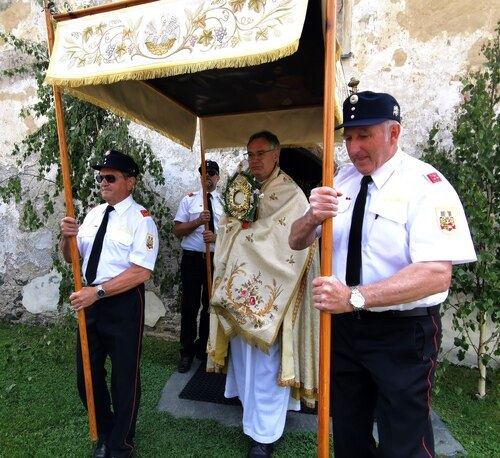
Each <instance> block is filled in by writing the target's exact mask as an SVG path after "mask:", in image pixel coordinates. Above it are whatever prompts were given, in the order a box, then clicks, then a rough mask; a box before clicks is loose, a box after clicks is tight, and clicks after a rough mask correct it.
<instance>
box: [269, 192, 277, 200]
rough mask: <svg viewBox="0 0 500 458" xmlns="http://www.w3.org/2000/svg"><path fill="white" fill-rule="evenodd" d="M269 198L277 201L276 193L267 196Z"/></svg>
mask: <svg viewBox="0 0 500 458" xmlns="http://www.w3.org/2000/svg"><path fill="white" fill-rule="evenodd" d="M269 198H270V199H271V200H278V196H277V195H276V193H275V192H273V193H272V194H271V195H270V196H269Z"/></svg>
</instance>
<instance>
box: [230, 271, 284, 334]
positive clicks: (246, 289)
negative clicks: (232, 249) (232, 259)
mask: <svg viewBox="0 0 500 458" xmlns="http://www.w3.org/2000/svg"><path fill="white" fill-rule="evenodd" d="M245 264H246V263H245V262H242V263H241V264H238V263H237V262H236V263H234V264H233V265H232V267H231V271H230V274H229V277H225V278H224V280H223V281H224V282H225V283H226V287H225V291H226V295H227V301H226V300H224V303H223V304H222V305H223V307H225V308H226V309H230V310H231V311H233V312H234V316H235V318H236V319H237V321H238V322H240V323H246V322H247V320H250V322H251V323H252V324H253V327H254V328H260V327H262V326H263V325H264V324H265V322H266V321H267V320H272V319H273V318H274V315H273V314H272V311H273V310H278V308H277V306H276V305H275V304H274V303H275V301H276V298H277V297H278V296H279V295H280V294H281V293H282V291H283V289H282V287H281V286H278V285H277V284H276V280H275V279H273V280H272V284H271V285H264V283H263V281H262V274H261V273H260V272H259V273H258V274H252V275H250V277H249V278H248V277H247V272H246V271H245V270H244V269H243V267H244V266H245ZM237 278H238V279H240V278H243V279H245V281H244V282H242V283H240V284H239V286H237V285H235V281H236V279H237ZM266 290H267V291H269V293H268V297H267V298H266V297H264V294H263V292H264V291H266Z"/></svg>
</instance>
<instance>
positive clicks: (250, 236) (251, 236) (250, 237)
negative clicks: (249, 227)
mask: <svg viewBox="0 0 500 458" xmlns="http://www.w3.org/2000/svg"><path fill="white" fill-rule="evenodd" d="M245 239H246V240H247V242H250V243H253V232H252V233H251V234H250V235H247V236H246V237H245Z"/></svg>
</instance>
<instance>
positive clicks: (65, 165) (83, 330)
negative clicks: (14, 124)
mask: <svg viewBox="0 0 500 458" xmlns="http://www.w3.org/2000/svg"><path fill="white" fill-rule="evenodd" d="M49 5H50V4H49V3H48V0H45V8H44V11H45V23H46V25H47V37H48V42H49V54H51V53H52V48H53V46H54V29H53V27H52V16H51V11H50V8H51V6H49ZM54 106H55V110H56V121H57V136H58V138H59V153H60V156H61V172H62V177H63V185H64V198H65V201H66V214H67V216H71V217H74V215H75V213H74V210H73V195H72V191H71V189H72V188H71V175H70V170H69V161H68V146H67V142H66V131H65V125H64V112H63V104H62V97H61V91H60V90H59V87H58V86H54ZM70 250H71V265H72V268H73V277H74V281H75V291H80V290H81V289H82V277H81V272H80V255H79V253H78V245H77V241H76V237H71V239H70ZM78 330H79V332H80V346H81V349H82V360H83V370H84V378H85V392H86V395H87V412H88V417H89V428H90V439H91V440H92V441H95V440H97V427H96V418H95V408H94V392H93V390H92V373H91V371H90V358H89V347H88V342H87V325H86V321H85V310H84V309H81V310H80V311H79V312H78Z"/></svg>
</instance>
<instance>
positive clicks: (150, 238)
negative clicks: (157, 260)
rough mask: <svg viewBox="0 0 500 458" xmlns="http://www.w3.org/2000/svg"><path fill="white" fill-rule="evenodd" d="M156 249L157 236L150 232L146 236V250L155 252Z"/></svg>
mask: <svg viewBox="0 0 500 458" xmlns="http://www.w3.org/2000/svg"><path fill="white" fill-rule="evenodd" d="M154 248H155V236H154V235H153V234H150V233H149V232H148V233H147V234H146V249H147V250H148V251H153V250H154Z"/></svg>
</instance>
